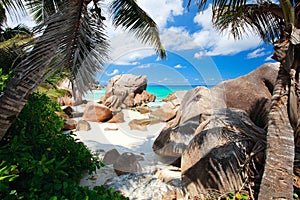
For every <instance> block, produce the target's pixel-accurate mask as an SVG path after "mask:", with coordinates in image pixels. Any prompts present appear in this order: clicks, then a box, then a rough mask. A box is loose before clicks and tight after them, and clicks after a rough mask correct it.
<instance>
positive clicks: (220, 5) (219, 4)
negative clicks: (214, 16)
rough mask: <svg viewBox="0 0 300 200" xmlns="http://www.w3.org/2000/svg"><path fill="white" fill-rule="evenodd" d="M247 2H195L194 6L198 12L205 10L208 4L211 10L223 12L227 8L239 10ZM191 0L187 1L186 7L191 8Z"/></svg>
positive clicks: (228, 0) (203, 0)
mask: <svg viewBox="0 0 300 200" xmlns="http://www.w3.org/2000/svg"><path fill="white" fill-rule="evenodd" d="M246 2H247V0H213V1H208V0H195V4H196V5H197V6H198V10H199V11H203V10H204V9H206V8H207V5H208V3H212V7H213V10H214V9H219V10H220V11H223V9H225V8H226V7H227V6H230V7H231V8H232V9H236V8H239V7H240V6H242V5H245V4H246ZM191 3H192V0H188V5H187V6H188V7H190V6H191Z"/></svg>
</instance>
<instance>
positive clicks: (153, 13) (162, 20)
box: [138, 0, 184, 29]
mask: <svg viewBox="0 0 300 200" xmlns="http://www.w3.org/2000/svg"><path fill="white" fill-rule="evenodd" d="M138 4H139V6H140V7H141V8H142V9H143V10H145V11H146V12H147V13H148V15H149V16H150V17H151V18H152V19H154V21H155V22H156V23H157V25H158V27H159V28H160V29H162V28H164V27H165V26H166V24H167V22H168V21H173V17H174V16H179V15H182V14H183V12H184V7H183V0H159V1H158V0H155V1H153V0H139V1H138Z"/></svg>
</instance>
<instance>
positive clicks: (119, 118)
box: [107, 111, 125, 123]
mask: <svg viewBox="0 0 300 200" xmlns="http://www.w3.org/2000/svg"><path fill="white" fill-rule="evenodd" d="M123 122H125V119H124V113H123V112H122V111H120V112H115V113H113V117H112V118H111V119H110V120H108V121H107V123H123Z"/></svg>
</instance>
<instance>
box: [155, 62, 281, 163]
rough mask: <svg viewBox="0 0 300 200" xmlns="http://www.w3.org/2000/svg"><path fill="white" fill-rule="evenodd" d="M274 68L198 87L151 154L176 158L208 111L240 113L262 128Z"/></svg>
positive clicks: (266, 66) (275, 67)
mask: <svg viewBox="0 0 300 200" xmlns="http://www.w3.org/2000/svg"><path fill="white" fill-rule="evenodd" d="M278 67H279V66H278V65H277V64H271V63H270V64H265V65H263V66H261V67H259V68H258V69H256V70H254V71H253V72H251V73H249V74H247V75H245V76H242V77H239V78H237V79H234V80H228V81H224V82H222V83H220V84H218V85H217V86H215V87H213V88H211V89H208V88H206V87H202V86H200V87H197V88H194V89H192V90H190V91H188V92H187V93H186V94H185V96H184V98H183V100H182V103H181V105H180V108H179V110H178V111H177V113H176V117H175V118H174V119H173V120H171V121H170V122H169V123H168V124H167V126H166V127H165V128H164V129H163V130H162V131H161V133H160V135H159V136H158V137H157V139H156V140H155V142H154V144H153V150H154V151H155V152H156V153H157V154H159V155H162V156H173V157H180V156H181V154H182V153H183V151H184V150H185V149H186V147H187V145H188V144H189V142H190V141H191V140H192V138H193V137H194V136H195V134H196V133H195V130H196V129H197V128H198V126H199V125H200V121H199V120H200V117H201V114H202V113H204V112H206V111H207V110H210V109H216V108H239V109H242V110H244V111H245V112H246V113H247V114H248V115H249V117H250V119H251V120H252V121H253V122H254V123H255V124H256V125H258V126H260V127H263V128H264V127H265V125H266V115H267V113H268V108H269V106H270V102H271V96H272V91H273V87H274V84H275V79H276V76H277V72H278Z"/></svg>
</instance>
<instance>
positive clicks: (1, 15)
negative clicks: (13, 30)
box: [0, 3, 7, 29]
mask: <svg viewBox="0 0 300 200" xmlns="http://www.w3.org/2000/svg"><path fill="white" fill-rule="evenodd" d="M6 21H7V17H6V11H5V9H4V7H3V5H2V4H1V3H0V27H1V29H2V26H3V24H4V23H5V22H6Z"/></svg>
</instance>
